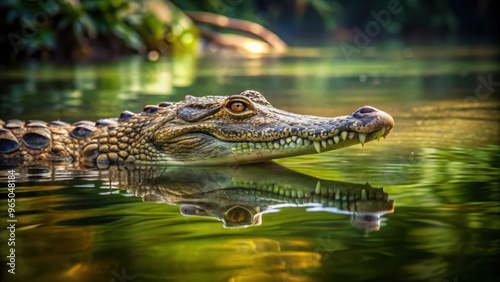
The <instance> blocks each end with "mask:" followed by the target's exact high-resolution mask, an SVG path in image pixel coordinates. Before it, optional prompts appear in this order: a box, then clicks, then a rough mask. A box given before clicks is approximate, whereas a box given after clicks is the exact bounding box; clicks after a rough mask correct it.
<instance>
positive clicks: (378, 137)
mask: <svg viewBox="0 0 500 282" xmlns="http://www.w3.org/2000/svg"><path fill="white" fill-rule="evenodd" d="M380 136H382V137H384V138H385V127H382V128H381V129H380V130H379V131H378V132H377V141H380Z"/></svg>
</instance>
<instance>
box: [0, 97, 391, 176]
mask: <svg viewBox="0 0 500 282" xmlns="http://www.w3.org/2000/svg"><path fill="white" fill-rule="evenodd" d="M393 126H394V120H393V119H392V117H391V116H390V115H388V114H387V113H385V112H382V111H379V110H377V109H375V108H373V107H369V106H365V107H361V108H359V109H358V110H356V111H355V112H354V113H352V114H351V115H347V116H339V117H334V118H324V117H316V116H309V115H299V114H294V113H290V112H286V111H283V110H279V109H276V108H274V107H272V106H271V104H270V103H269V102H267V101H266V99H265V98H264V97H263V96H262V95H261V94H260V93H258V92H256V91H252V90H247V91H244V92H242V93H240V94H237V95H233V96H229V97H224V96H207V97H200V98H196V97H192V96H186V98H185V99H184V100H183V101H180V102H177V103H168V102H163V103H161V104H159V105H158V106H146V107H145V108H144V111H143V112H142V113H140V114H133V113H131V112H128V111H125V112H123V113H122V114H121V116H120V117H119V118H118V119H104V120H99V121H97V122H96V123H93V122H89V121H80V122H77V123H75V124H73V125H69V124H67V123H64V122H60V121H55V122H51V123H48V124H47V123H45V122H41V121H28V122H26V123H24V122H21V121H18V120H10V121H7V122H3V121H0V164H1V165H30V164H33V163H37V162H40V161H47V160H48V161H66V162H80V163H82V164H83V165H84V166H87V167H95V166H97V167H99V168H106V167H108V165H110V164H172V165H218V164H231V163H255V162H261V161H266V160H271V159H275V158H283V157H291V156H297V155H304V154H311V153H316V152H318V153H319V152H323V151H329V150H334V149H339V148H343V147H347V146H352V145H355V144H359V143H361V144H362V145H364V143H365V142H369V141H371V140H374V139H380V137H385V136H387V134H389V132H390V131H391V129H392V128H393Z"/></svg>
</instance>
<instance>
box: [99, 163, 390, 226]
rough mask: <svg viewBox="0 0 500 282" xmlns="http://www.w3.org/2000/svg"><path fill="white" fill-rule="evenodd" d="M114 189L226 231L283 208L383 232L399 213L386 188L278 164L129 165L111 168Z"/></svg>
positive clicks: (250, 224)
mask: <svg viewBox="0 0 500 282" xmlns="http://www.w3.org/2000/svg"><path fill="white" fill-rule="evenodd" d="M109 173H110V175H109V176H110V182H112V184H113V185H112V186H115V187H116V186H118V188H120V189H123V190H127V191H128V192H130V193H132V194H134V195H135V196H138V197H142V199H143V201H144V202H154V203H166V204H170V205H178V206H180V212H181V214H183V215H185V216H205V217H212V218H216V219H217V220H220V221H222V223H223V225H224V227H248V226H255V225H260V224H262V215H263V214H265V213H270V212H276V211H279V209H280V208H283V207H306V208H307V210H308V211H325V212H332V213H342V214H349V215H351V224H352V225H353V226H355V227H356V228H359V229H361V230H363V231H374V230H378V229H379V228H380V225H381V221H382V218H381V216H382V215H383V214H385V213H391V212H393V210H394V202H393V200H389V199H388V195H387V193H385V192H384V190H383V188H374V187H372V186H371V185H369V184H368V183H366V184H354V183H347V182H339V181H331V180H321V179H318V178H315V177H312V176H308V175H305V174H302V173H299V172H296V171H293V170H290V169H287V168H285V167H282V166H279V165H277V164H275V163H265V164H259V165H240V166H232V167H195V168H189V167H165V168H160V167H147V168H144V167H141V168H137V167H126V169H123V168H120V169H118V168H116V167H115V168H112V169H111V170H110V172H109Z"/></svg>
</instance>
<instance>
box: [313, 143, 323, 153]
mask: <svg viewBox="0 0 500 282" xmlns="http://www.w3.org/2000/svg"><path fill="white" fill-rule="evenodd" d="M313 144H314V149H315V150H316V152H318V153H321V144H320V143H319V142H318V141H314V142H313Z"/></svg>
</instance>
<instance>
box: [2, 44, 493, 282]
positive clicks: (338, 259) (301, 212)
mask: <svg viewBox="0 0 500 282" xmlns="http://www.w3.org/2000/svg"><path fill="white" fill-rule="evenodd" d="M497 58H498V53H497V51H496V50H495V49H494V48H488V47H483V46H474V47H442V46H439V47H426V46H422V47H411V48H409V47H403V46H396V47H392V48H385V47H383V46H382V47H380V48H375V47H373V48H368V49H367V50H365V51H364V52H363V54H362V55H360V56H359V57H355V58H352V60H351V61H350V62H348V61H347V60H346V59H345V58H344V57H343V56H342V53H340V52H338V50H337V49H336V48H335V49H328V48H319V49H314V48H308V49H292V50H291V52H290V54H289V55H286V56H283V57H274V56H265V57H254V58H245V57H241V56H236V55H231V54H225V55H220V54H213V55H206V56H203V57H202V58H200V59H196V58H193V57H189V56H186V57H178V58H164V59H160V60H159V61H157V62H145V61H143V60H142V59H141V58H136V57H132V58H127V59H123V60H120V61H117V62H114V63H111V64H102V65H88V64H82V65H77V66H51V65H44V64H33V65H27V66H24V67H20V68H16V69H1V70H0V82H1V83H0V113H1V115H0V119H3V120H7V119H10V118H21V119H25V120H28V119H42V120H56V119H61V120H65V121H68V122H75V121H77V120H81V119H87V120H95V119H99V118H103V117H117V116H118V115H119V114H120V112H121V111H123V110H131V111H134V112H139V111H141V110H142V107H143V106H144V105H146V104H158V103H159V102H161V101H169V100H170V101H178V100H180V99H183V97H184V95H187V94H190V95H195V96H203V95H229V94H234V93H238V92H240V91H242V90H245V89H254V90H258V91H260V92H261V93H263V94H264V95H265V96H266V98H267V99H268V100H269V101H270V102H271V103H272V104H273V105H274V106H275V107H278V108H282V109H285V110H288V111H294V112H298V113H303V114H313V115H321V116H337V115H344V114H349V113H351V112H353V111H354V110H356V109H357V108H359V107H360V106H363V105H371V106H374V107H377V108H379V109H382V110H384V111H386V112H388V113H390V114H391V115H392V116H393V117H394V119H395V121H396V127H395V128H394V130H393V131H392V132H391V134H390V135H389V136H388V137H387V139H385V140H382V141H381V142H380V143H377V142H371V143H368V144H366V145H365V147H364V148H362V147H361V146H355V147H350V148H347V149H343V150H339V151H332V152H327V153H323V154H315V155H307V156H301V157H296V158H288V159H282V160H277V163H278V164H280V165H283V166H285V167H287V168H289V169H291V170H294V171H297V172H300V173H301V174H297V173H294V172H280V173H279V174H278V172H273V173H275V174H273V173H271V174H270V173H269V171H268V172H262V171H259V170H258V168H257V169H254V168H248V167H246V166H234V167H229V168H227V167H225V168H221V169H220V170H215V171H208V172H206V173H205V174H203V173H202V174H200V172H198V174H195V176H193V174H190V173H189V170H188V169H186V170H183V169H177V170H173V172H172V171H170V170H169V171H168V172H166V174H165V173H158V174H154V173H152V172H151V171H154V170H152V169H150V170H148V169H146V172H142V174H141V173H139V174H134V173H132V174H130V175H131V176H129V177H125V178H123V177H122V178H120V176H119V175H120V173H122V174H123V173H124V174H126V175H127V173H128V172H126V171H122V172H117V173H118V176H117V175H116V174H112V175H110V172H109V171H79V170H76V171H75V170H73V169H71V168H65V167H56V168H48V169H26V168H15V169H14V170H15V175H16V214H15V215H16V217H15V219H17V223H16V233H15V234H16V237H15V238H16V246H15V247H16V250H15V251H16V253H15V254H16V274H15V275H11V274H9V273H7V272H6V270H7V268H6V267H5V263H6V262H7V261H6V256H7V255H8V253H7V246H6V244H7V243H6V241H5V240H2V258H3V259H2V260H3V262H4V263H3V265H4V267H2V269H3V273H2V276H3V278H2V281H28V280H33V281H259V280H260V281H333V280H334V279H336V280H340V281H344V280H347V281H363V280H364V281H366V280H383V281H471V280H477V279H478V277H481V280H482V281H498V280H499V279H500V277H499V276H498V275H497V274H496V271H495V268H496V266H497V264H498V261H497V257H498V253H499V249H500V239H499V238H498V234H499V231H500V221H499V217H498V216H499V207H500V204H499V203H498V200H499V192H500V190H499V188H498V187H499V180H498V173H499V169H498V163H499V160H500V147H499V144H498V137H499V117H500V113H499V110H498V109H499V102H498V95H497V94H498V91H499V90H498V89H497V87H498V86H495V85H496V84H494V83H493V84H491V85H489V86H488V87H487V86H485V85H484V81H498V80H500V73H499V71H498V67H497V65H496V63H495V62H496V60H497ZM492 85H493V86H492ZM478 89H479V90H478ZM169 169H170V168H169ZM147 171H149V173H150V174H151V175H149V174H148V173H147ZM228 171H229V172H228ZM7 174H8V173H7V171H6V170H3V171H2V176H3V178H2V181H1V182H2V188H1V189H2V190H0V191H1V193H2V195H3V196H2V200H1V206H2V207H3V208H4V210H5V211H6V210H7V200H6V199H7V193H8V191H7V190H6V187H7V184H6V183H5V182H6V175H7ZM273 175H274V176H273ZM278 175H279V177H278ZM238 181H239V182H238ZM367 182H368V183H369V185H370V187H371V186H373V187H376V188H379V187H384V191H385V193H387V196H388V199H389V200H391V201H393V209H392V210H391V206H389V207H387V201H385V202H384V203H383V204H380V201H374V202H373V203H372V205H371V206H370V207H371V209H372V210H371V212H370V211H368V210H367V206H366V205H365V204H364V203H363V201H361V200H359V199H358V200H357V201H354V200H353V195H355V194H351V196H349V197H351V198H350V199H347V198H345V199H343V200H342V199H338V200H336V201H334V200H332V201H331V203H329V202H328V200H324V199H323V198H322V197H321V195H326V194H328V193H330V192H331V191H329V190H328V189H329V187H330V188H331V187H336V186H335V185H344V186H349V187H357V188H356V189H358V190H359V189H361V190H363V189H365V188H363V187H365V186H363V185H365V184H366V183H367ZM213 183H216V184H217V185H220V186H221V187H233V188H234V187H236V188H239V189H241V190H236V188H235V189H230V190H228V191H232V192H234V191H236V192H238V193H236V194H232V193H230V192H227V191H226V192H224V193H225V194H215V196H214V194H210V197H212V198H210V197H209V195H206V194H203V195H204V197H205V202H203V201H200V200H199V199H198V198H196V197H195V196H193V195H198V194H196V193H194V192H192V193H191V192H190V193H191V194H190V195H191V196H189V197H187V196H186V195H181V194H182V193H176V192H175V191H178V190H176V189H182V188H179V187H188V186H189V187H195V188H197V189H201V188H203V187H205V188H206V187H212V186H210V185H212V184H213ZM339 183H340V184H339ZM186 185H187V186H186ZM224 185H225V186H224ZM249 186H252V187H266V189H267V190H264V188H259V189H260V190H259V191H260V192H256V189H255V188H251V189H250V188H248V187H249ZM200 187H201V188H200ZM280 187H281V188H280ZM283 187H285V188H283ZM360 187H361V188H360ZM193 189H194V188H193ZM245 189H246V190H245ZM274 189H277V190H276V191H274ZM280 189H281V190H280ZM294 189H295V190H294ZM322 189H326V190H322ZM332 189H333V188H332ZM353 189H354V188H353ZM216 190H217V189H215V188H214V189H213V191H216ZM257 190H258V189H257ZM361 190H359V191H361ZM182 191H191V190H187V188H185V189H184V190H182ZM211 191H212V190H211ZM249 191H252V192H249ZM193 193H194V194H193ZM204 193H206V192H204ZM280 193H282V194H281V195H280ZM287 193H288V194H287ZM297 193H298V194H300V195H301V194H302V193H304V194H307V195H308V196H310V198H311V200H310V203H304V202H303V201H299V200H296V198H297V197H298V194H297ZM360 193H361V192H360ZM365 193H366V192H365ZM165 195H167V196H165ZM221 195H222V196H221ZM224 195H225V196H224ZM314 195H316V196H317V197H316V198H315V197H314ZM328 195H330V194H328ZM360 195H361V194H360ZM186 197H187V198H186ZM360 197H361V196H360ZM207 198H210V199H211V200H210V201H208V200H207ZM354 198H355V197H354ZM214 199H215V200H214ZM334 199H335V198H334ZM234 201H239V202H234ZM255 201H256V202H255ZM322 201H323V202H322ZM181 203H184V207H180V205H181ZM186 203H188V204H187V205H186ZM203 203H204V204H203ZM317 204H320V205H321V204H323V208H319V206H318V205H317ZM356 205H357V206H356ZM228 206H236V208H235V209H234V208H233V209H229V212H228V208H227V207H228ZM270 206H271V208H269V207H270ZM328 206H330V207H331V208H325V207H328ZM197 207H198V208H199V207H204V208H199V209H198V208H197ZM278 210H279V212H278ZM207 211H210V212H207ZM181 213H183V214H184V215H183V214H181ZM193 213H198V215H199V216H186V215H187V214H193ZM255 214H258V216H257V217H254V216H255ZM4 215H5V213H4ZM247 215H251V216H252V217H251V218H250V219H249V218H248V217H247ZM2 218H3V220H2V230H4V231H2V233H1V234H2V235H1V236H2V238H4V239H5V238H7V237H6V236H7V235H8V233H6V232H5V230H6V229H5V227H6V218H5V217H4V216H3V217H2ZM217 219H218V220H217ZM254 220H255V221H254ZM231 222H233V224H230V223H231ZM234 222H236V223H237V224H234ZM241 225H244V226H248V227H246V228H242V227H238V226H241Z"/></svg>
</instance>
